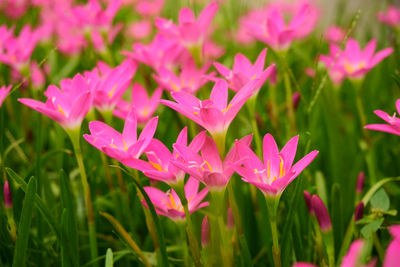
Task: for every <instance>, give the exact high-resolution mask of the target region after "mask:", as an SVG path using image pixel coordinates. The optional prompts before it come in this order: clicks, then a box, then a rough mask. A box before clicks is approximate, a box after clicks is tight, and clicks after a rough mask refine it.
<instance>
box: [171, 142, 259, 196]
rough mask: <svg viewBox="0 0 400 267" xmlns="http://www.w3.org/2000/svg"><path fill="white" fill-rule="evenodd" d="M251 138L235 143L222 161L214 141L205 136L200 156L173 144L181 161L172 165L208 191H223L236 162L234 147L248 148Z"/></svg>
mask: <svg viewBox="0 0 400 267" xmlns="http://www.w3.org/2000/svg"><path fill="white" fill-rule="evenodd" d="M251 138H252V136H251V135H249V136H246V137H244V138H242V139H241V140H239V141H237V143H236V145H235V146H234V147H233V148H232V149H231V150H230V151H229V152H228V154H227V155H226V157H225V159H224V160H223V161H222V160H221V157H220V154H219V152H218V148H217V145H216V144H215V142H214V140H213V139H212V138H211V137H209V136H207V137H206V138H205V142H204V144H203V146H202V147H201V149H200V152H201V155H199V154H198V153H197V152H198V151H195V150H193V149H191V148H190V147H186V146H182V145H180V144H174V149H176V150H177V151H178V153H179V155H180V157H181V159H177V160H174V161H173V162H172V163H173V164H174V165H175V166H177V167H178V168H180V169H182V170H183V171H185V172H186V173H187V174H189V175H190V176H191V177H193V178H195V179H197V180H199V181H200V182H202V183H204V184H205V185H206V186H207V188H209V189H210V190H216V191H221V190H223V189H225V187H226V185H227V184H228V182H229V179H230V178H231V177H232V175H233V173H234V169H233V164H234V163H235V162H236V161H237V159H238V158H237V157H238V155H237V154H236V152H237V151H236V146H237V144H238V143H240V144H243V146H247V147H248V146H249V145H250V143H251Z"/></svg>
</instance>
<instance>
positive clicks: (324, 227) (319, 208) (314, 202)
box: [311, 195, 332, 232]
mask: <svg viewBox="0 0 400 267" xmlns="http://www.w3.org/2000/svg"><path fill="white" fill-rule="evenodd" d="M311 207H312V210H313V212H314V214H315V217H317V220H318V224H319V227H320V228H321V231H322V232H328V231H331V230H332V223H331V217H330V216H329V213H328V210H327V209H326V206H325V204H324V202H323V201H322V199H321V198H320V197H319V196H317V195H313V196H312V197H311Z"/></svg>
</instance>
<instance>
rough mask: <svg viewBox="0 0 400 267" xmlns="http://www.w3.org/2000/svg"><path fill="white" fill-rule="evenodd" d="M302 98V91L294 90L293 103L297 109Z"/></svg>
mask: <svg viewBox="0 0 400 267" xmlns="http://www.w3.org/2000/svg"><path fill="white" fill-rule="evenodd" d="M300 99H301V94H300V92H294V93H293V95H292V103H293V109H294V110H296V109H297V107H298V106H299V102H300Z"/></svg>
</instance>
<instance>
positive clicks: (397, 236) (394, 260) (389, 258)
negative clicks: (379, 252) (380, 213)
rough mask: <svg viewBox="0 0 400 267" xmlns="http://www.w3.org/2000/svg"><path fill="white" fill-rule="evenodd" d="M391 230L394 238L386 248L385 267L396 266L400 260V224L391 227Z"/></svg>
mask: <svg viewBox="0 0 400 267" xmlns="http://www.w3.org/2000/svg"><path fill="white" fill-rule="evenodd" d="M389 232H390V234H391V235H392V236H393V240H392V241H391V242H390V243H389V246H388V247H387V248H386V254H385V260H384V262H383V265H382V266H383V267H396V266H398V265H399V262H400V225H393V226H390V227H389Z"/></svg>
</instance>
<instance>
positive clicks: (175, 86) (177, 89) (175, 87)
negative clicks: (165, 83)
mask: <svg viewBox="0 0 400 267" xmlns="http://www.w3.org/2000/svg"><path fill="white" fill-rule="evenodd" d="M171 87H172V90H174V91H175V92H179V91H180V90H179V87H178V85H176V83H174V82H171Z"/></svg>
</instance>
